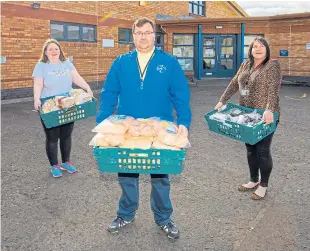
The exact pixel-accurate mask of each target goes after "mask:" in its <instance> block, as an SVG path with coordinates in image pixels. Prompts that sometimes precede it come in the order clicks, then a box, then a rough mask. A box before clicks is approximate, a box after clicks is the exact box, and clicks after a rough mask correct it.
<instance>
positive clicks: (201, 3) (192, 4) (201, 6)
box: [188, 1, 206, 17]
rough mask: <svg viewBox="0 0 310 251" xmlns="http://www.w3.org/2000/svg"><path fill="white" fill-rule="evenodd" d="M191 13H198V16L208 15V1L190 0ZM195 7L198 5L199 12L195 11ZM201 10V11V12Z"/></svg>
mask: <svg viewBox="0 0 310 251" xmlns="http://www.w3.org/2000/svg"><path fill="white" fill-rule="evenodd" d="M188 4H189V8H188V10H189V14H193V15H197V16H202V17H205V16H206V1H189V2H188ZM195 7H197V13H196V12H195V11H194V10H195ZM200 10H201V13H200Z"/></svg>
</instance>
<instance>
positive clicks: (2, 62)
mask: <svg viewBox="0 0 310 251" xmlns="http://www.w3.org/2000/svg"><path fill="white" fill-rule="evenodd" d="M5 63H6V57H4V56H1V64H5Z"/></svg>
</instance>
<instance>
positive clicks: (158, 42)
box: [155, 33, 164, 50]
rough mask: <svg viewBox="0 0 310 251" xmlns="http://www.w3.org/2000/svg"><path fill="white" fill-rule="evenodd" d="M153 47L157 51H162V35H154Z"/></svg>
mask: <svg viewBox="0 0 310 251" xmlns="http://www.w3.org/2000/svg"><path fill="white" fill-rule="evenodd" d="M155 46H156V48H157V49H159V50H164V34H163V33H156V39H155Z"/></svg>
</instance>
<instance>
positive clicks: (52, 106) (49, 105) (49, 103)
mask: <svg viewBox="0 0 310 251" xmlns="http://www.w3.org/2000/svg"><path fill="white" fill-rule="evenodd" d="M57 110H59V108H58V106H57V105H56V103H55V101H54V99H48V100H46V101H45V102H44V103H43V105H42V112H43V113H49V112H52V111H57Z"/></svg>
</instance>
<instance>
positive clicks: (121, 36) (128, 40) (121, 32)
mask: <svg viewBox="0 0 310 251" xmlns="http://www.w3.org/2000/svg"><path fill="white" fill-rule="evenodd" d="M118 43H120V44H133V43H134V42H133V36H132V30H131V29H125V28H118ZM155 46H156V48H157V49H160V50H163V49H164V34H163V33H156V37H155ZM132 48H134V47H132Z"/></svg>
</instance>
